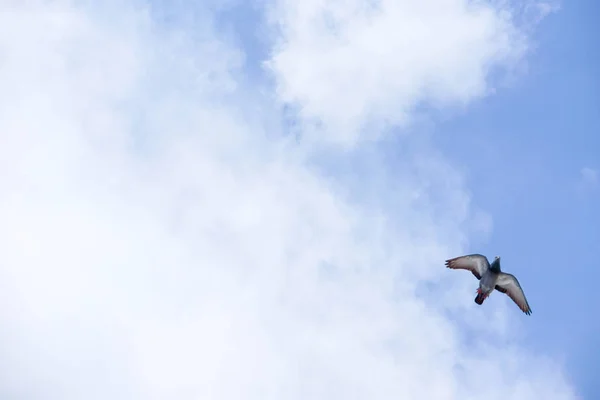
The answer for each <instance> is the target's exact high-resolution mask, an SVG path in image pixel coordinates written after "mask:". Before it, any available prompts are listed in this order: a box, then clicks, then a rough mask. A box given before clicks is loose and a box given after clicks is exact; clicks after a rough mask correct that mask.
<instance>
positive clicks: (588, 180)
mask: <svg viewBox="0 0 600 400" xmlns="http://www.w3.org/2000/svg"><path fill="white" fill-rule="evenodd" d="M580 173H581V180H582V181H583V183H584V184H585V185H592V186H593V185H597V184H598V180H599V179H600V174H599V173H598V171H597V170H595V169H593V168H589V167H584V168H582V169H581V171H580Z"/></svg>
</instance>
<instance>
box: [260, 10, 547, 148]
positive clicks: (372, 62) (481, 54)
mask: <svg viewBox="0 0 600 400" xmlns="http://www.w3.org/2000/svg"><path fill="white" fill-rule="evenodd" d="M548 4H549V3H548ZM533 5H539V4H538V2H532V1H527V2H525V3H523V4H522V5H520V6H519V7H520V8H521V7H525V6H528V7H527V10H526V11H527V15H530V14H531V17H530V18H529V19H528V21H529V20H531V18H532V17H535V18H538V17H539V15H541V14H545V13H547V12H549V11H548V10H546V8H539V7H535V8H533V9H532V6H533ZM514 8H516V6H515V7H513V6H512V4H511V3H509V2H506V1H499V2H481V1H467V0H422V1H413V0H401V1H398V0H379V1H366V0H337V1H330V0H310V1H302V2H299V1H295V0H280V1H278V7H277V8H276V9H275V11H274V12H273V13H272V15H271V18H272V21H273V22H274V23H275V24H276V26H278V28H279V30H280V31H281V33H282V35H281V39H280V40H279V42H278V47H277V50H276V52H275V54H274V56H273V59H272V60H271V62H270V63H269V66H270V67H271V68H272V69H273V71H274V72H275V73H276V75H277V77H278V83H279V87H278V93H279V95H280V96H281V98H282V100H284V101H286V102H290V103H292V104H295V105H296V106H297V108H298V109H299V113H300V115H301V116H302V118H303V119H305V121H306V122H307V123H316V124H317V126H319V127H320V128H321V129H317V132H316V133H313V135H319V138H318V139H320V140H324V141H326V142H333V143H338V144H343V145H350V146H351V145H353V144H355V143H356V141H357V140H359V139H360V137H361V135H364V136H366V138H373V137H377V136H378V134H380V133H381V131H380V130H378V129H373V124H375V125H376V126H377V125H381V124H382V123H388V124H394V125H395V124H400V125H405V124H406V123H407V122H410V117H411V116H412V114H413V113H414V111H415V110H417V109H419V108H422V107H423V106H426V107H427V106H433V107H436V108H437V107H444V106H453V107H456V106H462V105H465V104H468V103H469V102H470V101H472V100H473V99H477V98H479V97H481V96H483V95H485V94H487V93H489V92H490V91H493V90H494V88H493V86H490V85H491V84H490V77H491V76H492V75H493V74H492V73H493V72H494V71H500V70H504V71H507V70H508V71H510V70H511V68H512V67H513V66H515V65H516V64H517V63H518V62H519V61H520V60H521V59H522V57H523V55H524V54H525V53H526V51H527V49H528V46H529V43H528V40H527V37H526V36H525V31H524V30H522V29H520V28H519V27H520V26H522V27H523V29H525V28H526V27H528V26H529V25H528V24H525V23H522V22H521V23H519V24H517V22H516V20H517V19H518V18H517V17H519V16H521V15H522V14H523V13H524V11H517V10H516V9H514ZM534 10H537V11H534ZM532 13H534V14H535V15H533V14H532ZM322 128H324V129H322ZM361 128H362V131H363V132H361ZM311 139H313V140H317V138H312V137H311Z"/></svg>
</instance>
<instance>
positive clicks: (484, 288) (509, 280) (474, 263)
mask: <svg viewBox="0 0 600 400" xmlns="http://www.w3.org/2000/svg"><path fill="white" fill-rule="evenodd" d="M446 267H447V268H451V269H466V270H468V271H471V272H472V273H473V275H475V277H476V278H477V279H479V288H478V289H477V297H475V303H477V304H479V305H481V304H482V303H483V301H484V300H485V299H486V298H487V297H488V296H489V295H490V293H492V291H493V290H494V289H496V290H497V291H499V292H502V293H505V294H506V295H508V297H510V298H511V299H512V300H513V301H514V302H515V303H516V304H517V305H518V306H519V308H520V309H521V311H523V312H524V313H525V314H527V315H530V314H531V307H529V304H528V303H527V299H526V298H525V293H523V289H521V285H519V281H518V280H517V278H515V277H514V275H511V274H507V273H506V272H502V271H501V270H500V257H499V256H496V257H494V261H492V264H490V263H489V261H488V259H487V258H486V257H485V256H482V255H481V254H469V255H466V256H461V257H456V258H452V259H450V260H446Z"/></svg>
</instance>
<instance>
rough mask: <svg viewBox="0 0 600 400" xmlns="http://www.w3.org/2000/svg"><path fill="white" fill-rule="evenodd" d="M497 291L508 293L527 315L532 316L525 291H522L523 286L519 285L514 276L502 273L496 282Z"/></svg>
mask: <svg viewBox="0 0 600 400" xmlns="http://www.w3.org/2000/svg"><path fill="white" fill-rule="evenodd" d="M496 290H498V291H500V292H502V293H506V294H507V295H508V297H510V298H511V299H512V300H513V301H514V302H515V303H517V305H518V306H519V308H520V309H521V311H523V312H524V313H525V314H527V315H530V314H531V307H529V303H527V298H526V297H525V293H523V289H521V285H519V281H518V280H517V278H515V277H514V275H511V274H507V273H504V272H500V274H499V275H498V280H497V281H496Z"/></svg>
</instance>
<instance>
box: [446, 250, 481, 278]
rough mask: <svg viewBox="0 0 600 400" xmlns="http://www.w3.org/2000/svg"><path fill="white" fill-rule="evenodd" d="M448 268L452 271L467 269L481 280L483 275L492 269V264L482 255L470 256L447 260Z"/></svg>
mask: <svg viewBox="0 0 600 400" xmlns="http://www.w3.org/2000/svg"><path fill="white" fill-rule="evenodd" d="M446 267H448V268H451V269H466V270H468V271H471V272H472V273H473V275H475V277H476V278H477V279H481V277H482V276H483V274H485V272H486V271H487V270H488V268H489V267H490V263H489V262H488V259H487V258H486V257H485V256H482V255H481V254H469V255H467V256H462V257H456V258H452V259H450V260H446Z"/></svg>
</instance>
